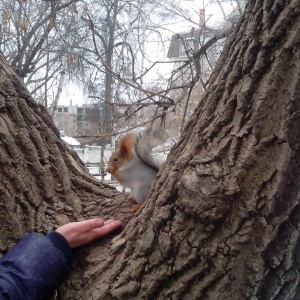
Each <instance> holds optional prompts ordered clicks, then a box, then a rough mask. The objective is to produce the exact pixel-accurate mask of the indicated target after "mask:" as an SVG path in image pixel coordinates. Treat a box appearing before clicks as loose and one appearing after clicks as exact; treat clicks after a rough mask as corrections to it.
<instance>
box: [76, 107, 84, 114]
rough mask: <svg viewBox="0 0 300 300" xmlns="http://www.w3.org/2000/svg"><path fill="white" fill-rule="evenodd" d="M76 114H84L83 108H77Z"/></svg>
mask: <svg viewBox="0 0 300 300" xmlns="http://www.w3.org/2000/svg"><path fill="white" fill-rule="evenodd" d="M77 114H80V115H81V114H84V107H77Z"/></svg>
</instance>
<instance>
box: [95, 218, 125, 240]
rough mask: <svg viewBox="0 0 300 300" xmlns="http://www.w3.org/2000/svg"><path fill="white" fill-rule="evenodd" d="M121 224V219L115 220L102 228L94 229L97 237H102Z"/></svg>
mask: <svg viewBox="0 0 300 300" xmlns="http://www.w3.org/2000/svg"><path fill="white" fill-rule="evenodd" d="M121 226H122V222H121V221H119V220H114V221H113V222H110V223H108V224H106V225H104V226H103V227H101V228H97V229H94V232H95V234H96V237H95V238H101V237H104V236H107V235H108V234H110V233H111V232H112V231H114V230H116V229H117V228H119V227H121Z"/></svg>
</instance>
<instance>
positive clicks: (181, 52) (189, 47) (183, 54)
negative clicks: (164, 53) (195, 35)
mask: <svg viewBox="0 0 300 300" xmlns="http://www.w3.org/2000/svg"><path fill="white" fill-rule="evenodd" d="M185 44H186V49H187V51H190V50H194V39H186V40H185ZM179 56H180V57H186V51H185V47H184V45H183V42H182V41H180V44H179Z"/></svg>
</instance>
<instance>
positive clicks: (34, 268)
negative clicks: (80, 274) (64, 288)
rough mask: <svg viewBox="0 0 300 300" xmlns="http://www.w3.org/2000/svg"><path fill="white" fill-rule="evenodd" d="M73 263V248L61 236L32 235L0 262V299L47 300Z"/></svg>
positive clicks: (53, 234)
mask: <svg viewBox="0 0 300 300" xmlns="http://www.w3.org/2000/svg"><path fill="white" fill-rule="evenodd" d="M71 263H72V252H71V249H70V247H69V245H68V243H67V241H66V240H65V239H64V237H63V236H61V235H60V234H59V233H56V232H51V233H50V234H48V235H46V237H43V236H40V235H39V234H37V233H34V232H32V233H29V234H28V235H27V236H26V237H25V238H24V239H23V240H21V241H20V242H19V243H18V244H17V245H16V246H15V247H13V248H12V249H11V250H10V251H9V252H8V253H7V254H5V255H4V256H3V257H2V258H1V259H0V300H2V299H5V300H8V299H9V300H36V299H45V297H46V296H47V295H49V294H50V293H51V292H52V291H53V289H54V288H55V286H56V285H57V284H58V283H59V281H60V280H61V279H62V277H63V276H64V275H65V274H66V272H67V271H68V270H69V268H70V266H71Z"/></svg>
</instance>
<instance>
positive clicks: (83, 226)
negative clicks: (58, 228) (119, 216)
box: [76, 219, 104, 232]
mask: <svg viewBox="0 0 300 300" xmlns="http://www.w3.org/2000/svg"><path fill="white" fill-rule="evenodd" d="M102 226H104V221H103V220H102V219H90V220H86V221H81V222H78V223H77V224H76V227H77V230H78V231H80V232H87V231H91V230H93V229H95V228H99V227H102Z"/></svg>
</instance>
